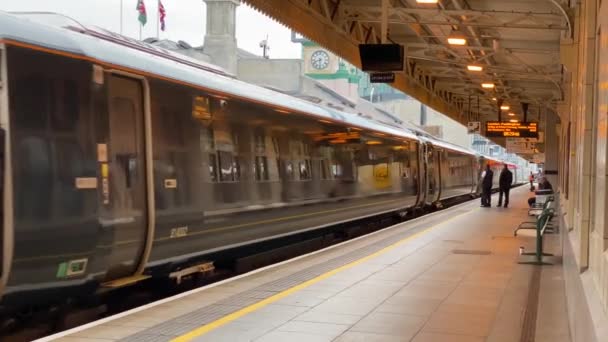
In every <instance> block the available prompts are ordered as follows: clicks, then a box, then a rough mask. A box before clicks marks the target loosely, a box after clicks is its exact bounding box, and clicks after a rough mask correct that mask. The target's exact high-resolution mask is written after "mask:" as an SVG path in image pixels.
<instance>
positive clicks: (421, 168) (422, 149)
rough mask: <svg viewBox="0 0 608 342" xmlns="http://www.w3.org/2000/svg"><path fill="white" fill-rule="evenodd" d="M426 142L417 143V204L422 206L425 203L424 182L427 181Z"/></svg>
mask: <svg viewBox="0 0 608 342" xmlns="http://www.w3.org/2000/svg"><path fill="white" fill-rule="evenodd" d="M426 149H427V144H426V143H425V142H420V143H418V149H417V152H418V182H417V184H418V198H417V204H418V205H421V206H424V204H425V203H426V188H427V186H426V184H427V183H426V182H427V175H428V171H427V161H426Z"/></svg>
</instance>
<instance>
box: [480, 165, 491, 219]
mask: <svg viewBox="0 0 608 342" xmlns="http://www.w3.org/2000/svg"><path fill="white" fill-rule="evenodd" d="M493 179H494V172H492V170H491V169H490V164H487V165H486V174H485V175H484V176H483V179H482V180H481V206H482V207H486V208H489V207H491V201H492V197H491V195H492V180H493Z"/></svg>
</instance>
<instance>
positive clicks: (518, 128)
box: [486, 121, 538, 138]
mask: <svg viewBox="0 0 608 342" xmlns="http://www.w3.org/2000/svg"><path fill="white" fill-rule="evenodd" d="M486 137H488V138H538V123H536V122H497V121H488V122H486Z"/></svg>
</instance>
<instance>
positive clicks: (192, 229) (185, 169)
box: [0, 12, 521, 317]
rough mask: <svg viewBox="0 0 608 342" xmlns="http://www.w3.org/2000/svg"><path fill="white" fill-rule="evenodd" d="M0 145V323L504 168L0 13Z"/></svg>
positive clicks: (98, 35)
mask: <svg viewBox="0 0 608 342" xmlns="http://www.w3.org/2000/svg"><path fill="white" fill-rule="evenodd" d="M0 145H1V146H0V153H1V158H0V170H1V174H2V178H1V180H2V181H1V182H0V186H1V188H0V191H1V192H2V196H1V197H0V198H1V199H2V205H1V206H0V208H2V212H1V215H2V219H1V220H0V222H1V223H2V227H1V228H0V229H1V234H0V238H1V241H0V258H1V260H0V315H1V317H9V316H10V315H14V314H15V313H18V312H23V311H27V310H31V309H32V308H38V307H45V306H50V305H54V304H56V303H58V302H64V301H66V300H68V299H72V298H84V297H87V296H93V295H95V294H96V293H99V292H100V291H111V290H112V289H116V288H123V287H125V286H130V285H133V284H138V283H139V282H142V281H145V280H147V279H150V278H158V277H182V276H186V275H188V274H189V273H193V272H200V270H201V269H202V268H204V267H202V266H201V265H209V263H210V262H211V263H212V262H213V260H209V255H212V254H213V253H215V252H218V251H221V250H226V249H230V248H235V247H237V246H242V245H246V244H251V243H253V242H259V241H265V240H268V239H273V238H276V237H278V236H287V235H290V234H296V233H298V232H302V231H306V230H313V229H319V228H320V227H326V226H330V225H333V224H336V223H337V222H346V221H348V220H353V219H355V218H365V217H371V216H373V215H375V214H377V213H378V212H386V211H394V212H400V213H407V212H408V211H412V210H415V209H417V208H429V207H433V206H436V205H437V204H438V203H440V202H441V201H443V200H445V199H449V198H454V197H458V196H465V197H466V196H469V197H471V198H473V197H475V196H477V195H478V193H479V179H480V174H481V172H482V169H483V168H484V166H485V165H486V164H489V165H491V166H492V168H493V169H494V171H495V173H494V174H495V185H496V186H497V180H498V174H499V170H500V168H502V165H503V162H502V161H500V160H497V159H493V158H489V157H484V156H480V155H477V154H475V153H474V152H472V151H471V150H468V149H466V148H462V147H459V146H456V145H453V144H450V143H447V142H445V141H441V140H439V139H435V138H433V137H431V136H425V135H423V134H419V133H417V132H414V131H412V130H408V129H405V128H403V127H396V126H394V125H389V124H385V123H381V122H377V121H373V120H368V119H365V118H362V117H360V116H357V115H353V114H349V113H344V112H340V111H338V110H335V109H332V108H325V107H321V106H319V105H317V104H315V103H311V102H308V101H306V100H302V99H297V98H294V97H291V96H288V95H285V94H282V93H279V92H276V91H273V90H269V89H266V88H263V87H258V86H254V85H251V84H247V83H244V82H242V81H239V80H238V79H236V78H235V77H234V76H233V75H230V74H229V73H227V72H225V71H224V70H222V69H220V68H218V67H216V66H213V65H210V64H205V63H204V62H201V61H198V60H194V59H189V58H187V57H185V56H181V55H178V54H176V53H173V52H170V51H167V50H164V49H161V48H159V47H156V46H152V45H149V44H146V43H143V42H141V41H137V40H133V39H130V38H127V37H123V36H121V35H118V34H116V33H113V32H110V31H106V30H103V29H100V28H95V27H84V26H82V25H79V24H77V23H73V22H67V23H66V24H61V25H58V26H52V25H45V24H41V23H38V22H36V21H32V20H28V19H24V18H21V17H19V16H16V15H12V14H8V13H2V12H0ZM509 168H511V169H512V171H513V172H515V173H517V172H519V169H517V167H516V166H515V165H513V164H509ZM515 178H516V179H519V178H521V176H516V177H515Z"/></svg>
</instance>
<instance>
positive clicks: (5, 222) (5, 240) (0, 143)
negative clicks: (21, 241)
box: [0, 44, 13, 298]
mask: <svg viewBox="0 0 608 342" xmlns="http://www.w3.org/2000/svg"><path fill="white" fill-rule="evenodd" d="M6 64H7V61H6V51H5V49H4V46H3V45H1V44H0V124H1V125H2V127H1V128H0V298H2V294H3V293H4V290H5V288H6V285H7V283H8V276H9V271H10V267H11V262H12V260H11V259H12V245H13V235H12V229H11V228H12V215H11V214H10V212H11V211H12V210H11V209H12V207H11V205H12V200H11V199H10V198H9V196H11V195H12V188H9V186H8V184H9V183H10V182H9V180H10V174H11V173H10V168H9V165H10V163H8V162H6V160H7V159H8V158H7V157H8V156H9V144H8V138H9V135H8V134H7V133H8V131H7V130H8V116H9V115H8V110H9V109H8V89H7V88H8V78H7V76H8V75H7V70H8V69H7V65H6ZM5 167H6V169H5ZM5 178H6V180H5ZM5 185H7V186H6V187H5ZM5 209H6V211H5ZM5 215H6V217H5Z"/></svg>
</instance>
